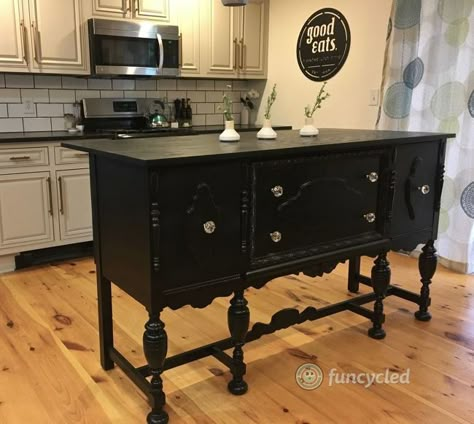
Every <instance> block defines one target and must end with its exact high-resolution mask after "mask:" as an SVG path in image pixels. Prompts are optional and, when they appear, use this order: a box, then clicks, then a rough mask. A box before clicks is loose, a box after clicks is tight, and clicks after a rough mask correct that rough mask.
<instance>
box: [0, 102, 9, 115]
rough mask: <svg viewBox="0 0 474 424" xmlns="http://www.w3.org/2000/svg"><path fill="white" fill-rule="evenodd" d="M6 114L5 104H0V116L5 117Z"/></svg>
mask: <svg viewBox="0 0 474 424" xmlns="http://www.w3.org/2000/svg"><path fill="white" fill-rule="evenodd" d="M7 116H8V112H7V105H6V104H0V118H6V117H7Z"/></svg>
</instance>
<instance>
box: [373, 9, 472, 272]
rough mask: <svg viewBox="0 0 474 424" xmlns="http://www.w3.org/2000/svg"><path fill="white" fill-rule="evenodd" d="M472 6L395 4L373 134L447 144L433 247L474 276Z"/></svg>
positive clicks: (457, 266) (451, 262)
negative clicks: (431, 137) (410, 135)
mask: <svg viewBox="0 0 474 424" xmlns="http://www.w3.org/2000/svg"><path fill="white" fill-rule="evenodd" d="M473 9H474V0H394V3H393V8H392V14H391V18H390V22H389V29H388V35H387V48H386V52H385V65H384V75H383V82H382V102H381V107H380V110H379V118H378V122H377V128H380V129H393V130H414V131H440V132H450V133H456V134H457V137H456V139H451V140H449V141H448V145H447V157H446V175H445V183H444V189H443V196H442V203H441V207H442V209H441V216H440V227H439V238H438V242H437V248H438V252H439V255H440V256H441V258H444V259H445V261H444V262H445V263H447V264H448V266H451V267H453V268H455V269H457V270H458V271H461V272H467V273H473V272H474V10H473Z"/></svg>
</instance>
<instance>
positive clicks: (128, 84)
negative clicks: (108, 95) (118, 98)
mask: <svg viewBox="0 0 474 424" xmlns="http://www.w3.org/2000/svg"><path fill="white" fill-rule="evenodd" d="M112 86H113V88H114V90H135V80H128V79H114V80H112Z"/></svg>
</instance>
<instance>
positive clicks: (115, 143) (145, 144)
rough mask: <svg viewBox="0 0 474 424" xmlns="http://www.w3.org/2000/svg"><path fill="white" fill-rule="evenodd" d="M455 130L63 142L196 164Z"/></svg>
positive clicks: (127, 157)
mask: <svg viewBox="0 0 474 424" xmlns="http://www.w3.org/2000/svg"><path fill="white" fill-rule="evenodd" d="M453 136H454V134H443V133H426V132H407V131H380V130H349V129H347V130H346V129H321V130H320V133H319V136H317V137H301V136H300V135H299V131H292V130H278V138H277V139H276V140H258V139H257V137H256V136H255V133H249V132H247V133H245V132H243V133H241V139H240V142H227V143H226V142H224V143H222V142H219V140H218V138H217V137H216V136H215V135H209V134H200V135H192V136H188V137H179V138H176V137H164V138H156V137H151V138H135V139H122V140H104V139H102V140H83V141H71V142H67V141H65V142H63V143H62V145H63V146H65V147H70V148H73V149H76V150H82V151H86V152H90V153H93V154H98V155H104V156H108V157H113V158H115V159H118V160H123V161H127V162H132V163H135V164H139V165H142V166H149V165H158V164H160V165H161V164H165V163H166V164H168V163H194V162H199V161H201V160H202V159H203V158H204V157H206V158H212V159H217V158H218V159H221V160H230V159H236V158H240V157H245V158H249V159H258V158H261V157H262V156H263V155H266V154H268V153H270V152H272V153H271V155H272V156H273V157H285V156H287V155H288V154H295V153H297V154H305V153H312V152H316V151H321V150H324V151H332V150H337V149H340V148H341V147H342V148H354V147H355V146H357V148H360V147H364V148H371V147H382V146H386V145H393V144H397V143H400V144H406V143H419V142H423V141H436V140H439V139H440V138H443V139H446V138H451V137H453ZM171 142H172V143H171Z"/></svg>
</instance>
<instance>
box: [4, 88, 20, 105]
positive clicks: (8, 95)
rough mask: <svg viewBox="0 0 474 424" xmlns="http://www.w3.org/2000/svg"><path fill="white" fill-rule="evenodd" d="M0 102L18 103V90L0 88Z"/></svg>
mask: <svg viewBox="0 0 474 424" xmlns="http://www.w3.org/2000/svg"><path fill="white" fill-rule="evenodd" d="M0 102H3V103H20V102H21V94H20V90H19V89H18V88H0Z"/></svg>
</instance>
